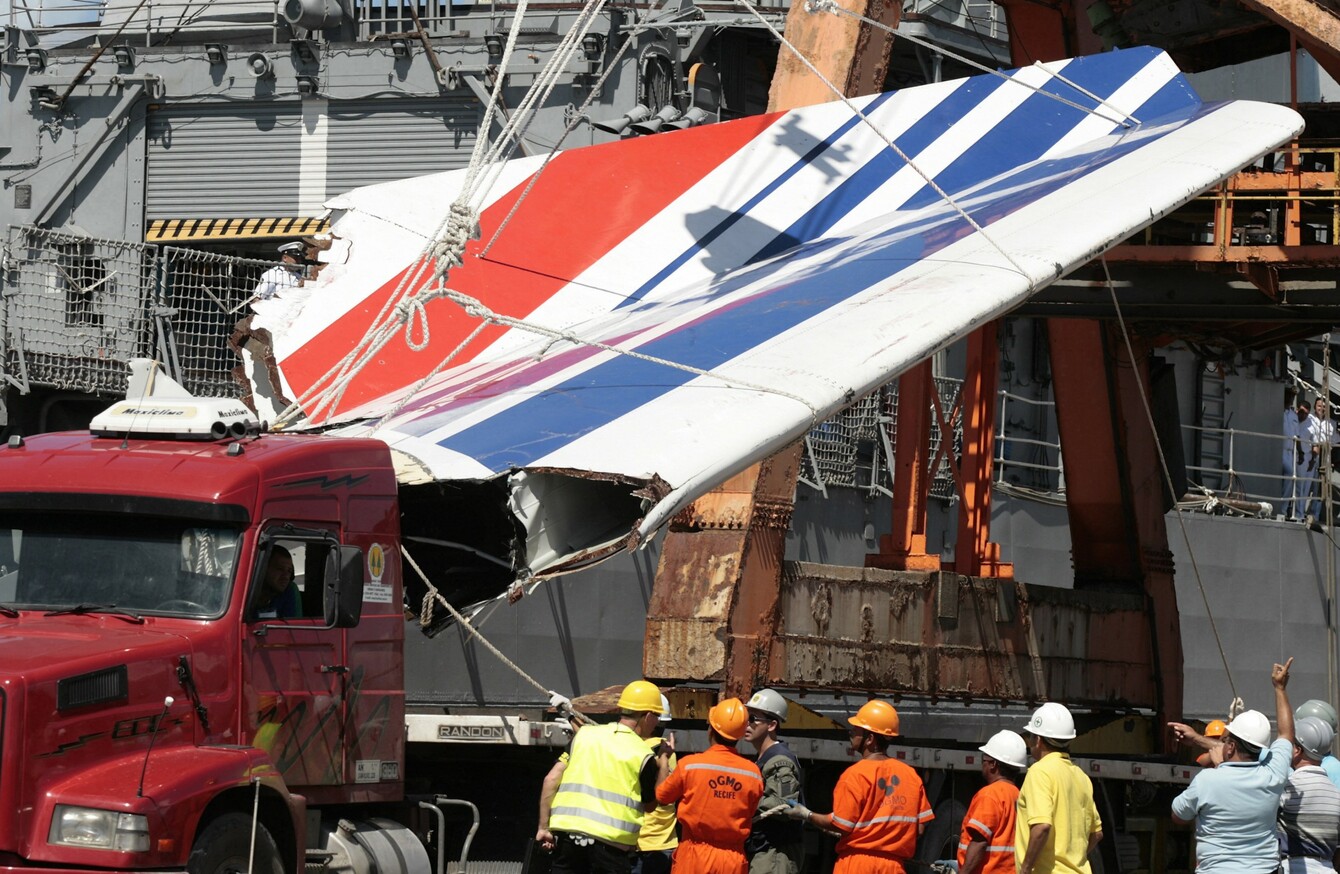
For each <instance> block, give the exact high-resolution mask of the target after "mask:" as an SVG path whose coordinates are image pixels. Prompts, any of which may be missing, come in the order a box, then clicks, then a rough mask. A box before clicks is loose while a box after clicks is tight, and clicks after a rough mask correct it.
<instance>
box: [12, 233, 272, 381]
mask: <svg viewBox="0 0 1340 874" xmlns="http://www.w3.org/2000/svg"><path fill="white" fill-rule="evenodd" d="M4 264H5V272H4V277H3V280H4V287H3V292H4V293H3V295H2V296H0V380H3V381H5V382H7V383H9V384H11V385H14V386H16V387H17V388H18V389H19V390H20V391H21V392H27V391H29V390H30V389H31V388H33V387H47V388H57V389H63V390H68V391H79V392H87V393H90V394H117V393H120V392H122V391H124V390H125V383H126V374H127V367H126V365H127V363H128V362H129V361H130V360H131V359H132V358H143V357H150V358H157V359H158V360H160V361H163V362H165V364H166V365H167V369H168V372H169V373H170V374H171V375H172V376H173V377H174V378H176V379H177V380H178V381H180V382H181V383H182V384H183V385H184V386H185V387H186V388H188V389H189V390H190V391H192V392H194V393H196V394H200V395H206V396H214V397H236V396H237V395H238V394H239V393H240V386H239V384H238V383H237V382H236V381H235V380H234V378H233V376H232V370H233V368H234V367H236V366H237V364H238V359H237V358H236V356H235V355H234V354H233V352H232V351H231V350H230V349H229V348H228V338H229V336H230V335H231V334H232V332H233V326H234V325H235V324H236V322H237V321H239V320H240V319H241V318H243V317H244V316H245V315H247V313H246V312H244V307H245V304H246V302H247V301H248V299H249V298H250V296H251V293H252V291H253V290H254V289H255V288H256V285H257V283H258V281H259V279H260V275H261V274H262V273H263V272H264V271H265V270H266V269H268V268H270V267H273V266H274V265H273V264H272V263H270V262H267V261H253V260H250V259H246V258H232V257H227V256H223V255H213V254H210V253H208V252H200V251H196V250H192V249H178V248H172V247H162V248H159V247H156V246H153V245H146V244H142V243H126V242H123V241H119V240H102V239H95V238H90V237H80V236H72V235H69V234H62V233H58V232H55V231H49V230H45V229H41V228H31V227H11V228H10V229H9V233H8V236H7V237H6V239H5V244H4Z"/></svg>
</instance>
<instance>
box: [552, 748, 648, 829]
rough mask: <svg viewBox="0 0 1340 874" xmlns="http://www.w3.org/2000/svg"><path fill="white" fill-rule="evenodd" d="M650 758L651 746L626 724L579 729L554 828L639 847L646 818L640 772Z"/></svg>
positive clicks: (555, 811) (557, 801)
mask: <svg viewBox="0 0 1340 874" xmlns="http://www.w3.org/2000/svg"><path fill="white" fill-rule="evenodd" d="M649 758H651V750H649V749H648V748H647V742H646V741H644V740H643V739H642V738H640V737H638V736H637V733H636V732H634V731H633V730H632V729H631V728H629V727H628V726H626V725H621V724H619V723H615V724H613V725H588V726H586V727H585V728H583V729H581V730H580V731H578V732H577V734H576V735H574V736H573V738H572V753H571V755H570V756H569V757H568V766H567V768H565V769H564V771H563V779H562V781H561V782H560V783H559V784H558V792H557V793H556V794H555V795H554V803H553V806H552V807H551V808H550V813H549V828H550V829H551V830H553V831H565V832H577V833H579V834H584V835H589V836H591V837H593V838H597V839H599V840H602V841H607V842H609V843H612V844H619V845H621V846H625V847H629V848H632V847H636V846H637V834H638V831H639V830H640V829H641V828H642V815H643V814H642V788H641V784H640V782H639V774H640V772H641V771H642V766H643V765H644V764H645V763H646V761H647V759H649Z"/></svg>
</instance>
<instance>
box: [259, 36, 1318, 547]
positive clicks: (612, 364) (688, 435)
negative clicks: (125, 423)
mask: <svg viewBox="0 0 1340 874" xmlns="http://www.w3.org/2000/svg"><path fill="white" fill-rule="evenodd" d="M854 103H855V105H856V106H857V107H858V108H859V110H860V112H861V113H862V114H863V115H864V116H865V120H862V119H861V118H859V117H857V116H856V115H854V114H853V112H852V110H851V109H850V108H848V107H847V106H846V105H843V104H842V103H830V104H825V105H821V106H813V107H808V108H804V109H799V110H795V111H791V112H786V113H781V114H774V115H767V116H761V117H752V118H746V119H742V120H739V121H733V122H729V123H723V124H716V125H711V126H707V127H701V128H691V129H689V130H685V131H681V132H676V133H667V134H658V135H655V136H646V137H640V138H636V139H629V140H625V141H622V142H618V143H613V144H609V145H601V146H594V147H591V148H585V149H578V150H574V151H570V152H565V153H563V154H560V155H558V156H557V157H556V158H555V159H554V160H553V161H552V162H551V163H550V164H549V165H548V167H547V168H546V169H545V170H544V171H543V173H541V174H540V175H539V178H538V180H537V181H536V182H535V183H534V185H533V188H531V189H530V190H529V192H528V193H527V194H526V196H525V197H524V199H522V200H521V203H520V205H519V207H518V206H517V202H518V199H520V198H521V196H522V194H523V192H526V191H527V187H528V185H530V182H531V177H532V176H533V175H534V174H535V171H536V170H537V168H538V167H539V164H540V161H541V160H542V159H538V158H527V159H520V160H516V161H512V162H509V163H508V164H507V165H506V166H505V167H504V168H503V169H502V170H501V175H500V177H499V179H500V181H499V184H498V185H496V186H495V188H494V189H493V190H494V192H495V195H494V196H492V197H491V198H490V199H489V200H488V201H487V202H486V203H485V205H484V206H483V208H482V210H481V211H480V230H481V238H480V239H479V240H477V241H473V242H472V243H470V245H469V247H468V249H467V251H466V255H465V257H464V263H463V264H462V265H461V266H458V267H456V268H454V269H453V270H452V271H451V272H450V275H449V276H448V278H447V283H446V285H447V287H448V288H450V289H451V290H452V291H453V292H456V293H458V294H459V295H460V296H459V297H457V298H456V299H447V298H442V297H438V298H435V299H432V300H430V301H429V302H428V303H426V304H425V306H424V308H423V311H422V312H421V313H411V314H412V319H411V322H412V329H411V334H412V337H413V338H414V340H415V345H419V344H421V343H422V341H423V340H425V339H426V341H427V343H426V347H425V348H423V349H422V350H419V351H415V350H414V349H411V348H410V345H409V344H407V343H406V342H405V340H404V339H402V338H401V337H400V336H397V337H395V338H394V339H393V340H392V341H391V342H390V343H389V344H388V345H386V346H385V347H384V348H383V349H382V350H381V352H380V353H379V354H377V355H376V356H373V360H372V361H371V362H370V363H368V364H367V366H365V367H363V368H362V369H361V370H359V371H358V372H357V373H356V374H355V375H354V376H353V378H352V379H351V380H349V381H348V386H347V389H346V390H345V391H344V393H343V395H342V399H341V402H340V403H339V405H338V406H336V407H335V408H334V409H333V410H327V411H323V412H322V413H321V414H320V415H314V416H313V417H312V418H311V420H310V424H314V425H323V426H328V425H330V424H331V423H347V427H346V428H344V429H342V430H345V431H346V432H351V433H360V434H371V435H375V436H377V437H379V438H381V439H383V440H385V441H387V442H388V443H389V444H391V446H392V447H393V449H395V450H396V451H397V452H398V453H401V454H403V457H404V458H405V459H406V460H407V461H409V462H410V463H409V464H408V465H407V469H408V468H413V469H414V470H416V471H417V472H418V473H417V475H418V476H421V477H424V478H428V479H437V480H484V479H489V478H493V477H500V476H508V477H510V478H511V479H510V488H511V503H512V510H513V512H514V514H515V515H516V516H517V518H518V519H519V520H520V521H521V523H522V524H523V525H524V527H525V530H526V531H527V534H528V537H529V540H528V542H527V544H526V548H525V558H524V563H525V564H526V565H527V568H528V569H529V570H530V571H533V572H535V573H544V572H553V571H558V570H562V569H564V568H567V567H571V566H573V565H574V564H575V563H578V562H581V561H585V560H589V559H590V558H592V557H594V556H601V555H604V554H608V553H609V552H611V551H613V550H615V549H617V548H619V547H620V546H621V545H627V544H630V543H635V542H637V541H638V540H639V539H640V538H642V537H644V536H645V535H647V534H648V533H649V532H651V531H653V530H654V529H655V528H656V527H657V526H659V525H661V524H663V523H664V522H665V521H666V520H667V519H668V518H669V517H670V515H672V514H673V513H674V512H675V511H676V510H677V509H678V508H681V507H683V506H684V505H685V504H686V503H687V502H689V501H691V500H692V499H693V498H694V497H696V496H698V495H700V494H702V493H703V492H705V491H706V490H708V489H710V488H712V487H713V486H715V485H716V484H718V483H719V482H721V481H722V480H723V479H725V478H726V477H727V476H729V475H731V474H732V473H734V472H737V471H739V470H741V469H743V468H744V467H746V466H747V465H749V464H751V463H753V462H755V461H757V460H759V459H761V458H764V457H766V456H768V455H769V454H770V453H772V452H774V451H776V450H778V449H779V448H781V447H783V446H785V445H787V444H788V443H790V442H792V441H794V440H796V439H797V438H799V437H800V436H802V435H803V434H804V433H805V432H806V431H807V430H808V429H809V428H811V427H812V426H814V425H815V424H816V423H817V422H819V421H822V420H823V419H824V418H826V417H828V416H829V415H831V414H832V413H834V412H835V411H837V410H839V409H841V408H842V407H843V406H844V405H846V404H848V403H850V402H851V400H852V399H854V398H857V397H860V396H861V395H863V394H865V393H867V392H869V391H871V390H873V389H874V388H876V387H877V386H879V385H881V384H883V383H885V382H887V381H888V380H890V379H891V378H893V377H894V376H896V375H897V374H899V373H900V372H902V371H904V370H906V369H907V368H908V367H910V366H911V365H913V364H915V363H917V362H918V361H920V360H922V359H924V358H925V357H926V356H927V355H929V354H931V353H932V352H934V351H935V350H937V349H940V348H942V347H944V346H945V345H947V344H949V343H952V342H953V341H954V340H956V339H958V338H960V337H963V336H965V335H966V334H967V333H968V332H969V331H971V330H972V329H973V328H974V327H976V326H979V325H981V324H982V323H983V322H984V321H986V320H989V319H991V318H993V317H996V316H999V315H1001V314H1003V313H1007V312H1009V311H1010V309H1011V308H1012V307H1014V306H1016V305H1018V304H1019V303H1021V302H1022V301H1024V300H1025V299H1026V298H1027V297H1028V296H1029V295H1030V294H1031V293H1033V292H1034V291H1036V290H1038V289H1040V288H1042V287H1044V286H1046V285H1047V284H1048V283H1050V282H1052V281H1054V280H1056V279H1058V278H1060V277H1062V276H1064V275H1065V274H1066V273H1067V272H1068V271H1070V270H1072V269H1074V268H1076V267H1078V266H1080V265H1082V264H1084V263H1085V262H1087V261H1089V260H1091V259H1093V258H1094V257H1096V256H1098V255H1099V254H1101V253H1102V252H1103V251H1104V250H1105V249H1107V248H1108V247H1110V246H1112V245H1114V244H1116V243H1118V242H1120V241H1121V240H1123V239H1125V238H1127V237H1129V236H1130V235H1131V234H1133V233H1135V232H1136V231H1138V230H1140V229H1141V228H1143V227H1145V226H1146V225H1148V224H1150V223H1151V222H1153V221H1155V220H1156V219H1158V218H1159V217H1161V216H1163V215H1166V214H1167V213H1168V212H1170V211H1171V210H1173V209H1175V208H1177V207H1178V206H1180V205H1181V204H1183V203H1185V202H1186V201H1188V200H1190V199H1191V198H1193V197H1195V196H1196V195H1198V194H1200V193H1201V192H1203V191H1205V190H1206V189H1208V188H1210V187H1212V186H1214V185H1216V184H1218V183H1219V182H1220V181H1222V180H1223V179H1225V178H1227V177H1228V176H1230V175H1231V174H1232V173H1234V172H1235V171H1237V170H1238V169H1240V168H1242V167H1243V166H1245V165H1247V164H1248V163H1250V162H1251V161H1253V160H1254V159H1256V158H1257V157H1259V156H1260V155H1262V154H1264V153H1265V152H1268V151H1270V150H1272V149H1275V148H1277V147H1278V146H1280V145H1281V144H1283V143H1285V142H1287V141H1288V140H1290V139H1291V138H1292V137H1293V136H1295V135H1296V134H1297V133H1298V132H1299V131H1300V129H1301V127H1302V122H1301V119H1300V118H1299V117H1298V115H1297V114H1296V113H1294V112H1292V111H1290V110H1289V109H1286V108H1283V107H1278V106H1273V105H1267V104H1260V103H1250V102H1245V101H1237V102H1228V103H1218V104H1207V103H1204V102H1202V101H1201V100H1200V99H1199V97H1198V96H1197V95H1196V94H1195V92H1194V91H1193V90H1192V89H1191V87H1190V86H1189V85H1188V83H1187V81H1186V80H1185V79H1184V77H1183V76H1182V75H1181V73H1179V71H1178V70H1177V68H1176V67H1175V66H1174V64H1173V63H1172V61H1171V60H1170V59H1169V58H1168V57H1167V56H1166V55H1165V54H1163V53H1161V52H1159V51H1156V50H1153V49H1144V48H1137V49H1128V50H1124V51H1114V52H1109V53H1106V54H1102V55H1096V56H1093V57H1086V58H1078V59H1074V60H1069V61H1059V62H1055V63H1050V64H1045V65H1035V66H1033V67H1027V68H1023V69H1020V70H1015V71H1011V72H1009V73H1007V74H1006V75H1005V76H1003V77H997V76H976V77H972V78H968V79H962V80H958V81H952V82H941V83H936V84H931V85H924V86H920V87H916V88H908V89H905V90H902V91H898V92H894V93H889V94H878V95H874V96H870V97H863V98H860V99H858V100H856V101H854ZM886 138H888V139H891V140H892V141H893V142H894V143H896V145H897V146H898V149H899V150H901V151H902V153H904V154H905V155H907V156H908V157H909V158H910V159H911V165H909V163H908V162H907V161H905V160H904V159H903V158H901V157H900V156H899V155H898V154H897V153H896V152H895V151H894V150H893V149H891V148H890V147H889V145H888V144H887V142H886ZM463 178H464V174H463V172H462V171H457V172H452V173H443V174H439V175H435V176H429V177H424V178H420V179H412V180H406V181H404V182H396V183H389V184H385V185H377V186H372V187H369V188H364V189H359V190H357V191H353V192H351V193H349V194H348V195H346V196H344V197H341V198H339V199H338V200H337V201H336V202H335V203H334V204H333V206H334V207H335V209H336V214H335V222H334V225H333V233H334V235H335V236H336V237H337V242H336V245H335V247H334V248H333V249H332V250H331V252H329V253H327V257H326V260H327V261H329V262H330V263H329V264H328V265H327V266H326V267H325V268H324V270H323V271H322V273H321V275H320V277H319V279H318V280H316V281H315V282H313V283H309V285H308V286H307V287H305V288H303V289H301V290H300V293H298V294H295V295H294V296H293V297H291V298H290V299H287V300H284V299H280V300H276V301H273V302H262V303H260V304H258V305H257V308H258V315H257V318H256V324H257V326H258V327H265V328H268V329H269V330H270V331H271V333H272V334H273V337H274V343H275V353H276V359H277V362H278V365H279V371H280V372H281V374H282V377H283V381H284V385H283V391H284V392H285V393H286V395H287V396H288V397H291V398H299V397H303V396H304V395H306V394H308V393H309V391H310V390H311V389H312V388H313V386H318V385H321V384H322V379H323V377H326V376H327V375H328V374H329V372H330V371H331V370H332V368H333V367H335V366H336V365H337V364H338V362H339V361H340V359H341V358H342V357H343V356H345V355H347V354H348V353H349V351H350V349H351V348H353V347H354V346H355V345H356V344H358V342H359V341H360V339H362V338H363V337H364V335H365V332H366V331H367V330H368V327H369V325H370V324H371V323H372V322H373V320H374V319H375V318H376V317H377V316H378V314H379V313H384V311H385V310H386V307H387V302H388V300H391V299H392V296H393V294H395V293H396V292H397V291H401V292H403V291H404V290H406V288H410V289H412V288H413V287H417V286H418V285H425V284H428V281H427V280H426V279H422V280H419V281H417V282H415V283H408V282H406V281H405V277H406V276H407V275H413V271H414V270H415V268H416V265H418V264H420V263H421V257H422V256H421V253H422V252H423V249H424V244H425V239H426V238H427V237H428V236H430V235H431V234H432V233H433V229H434V228H435V227H436V226H437V224H438V222H439V221H440V217H441V214H442V212H443V210H444V207H445V205H446V204H449V203H451V202H452V201H453V199H454V198H455V196H456V193H457V192H458V191H459V189H460V186H461V185H462V184H463ZM932 183H933V184H932ZM498 192H500V193H498ZM514 210H515V212H513V211H514ZM509 214H511V215H510V219H509V218H508V216H509ZM969 217H970V218H969ZM505 219H507V222H506V227H505V228H504V229H503V231H502V233H501V234H498V235H497V239H496V241H494V242H493V243H492V245H491V246H489V247H488V248H487V252H485V251H484V250H485V246H486V244H487V243H489V241H490V240H491V238H493V237H494V235H495V232H496V231H497V229H498V228H499V227H500V226H501V225H502V224H503V222H504V220H505ZM424 272H425V275H427V274H428V271H424ZM471 299H473V300H476V301H478V302H479V306H476V307H471V306H468V305H465V304H467V303H468V302H469V301H470V300H471ZM485 315H496V316H499V317H502V318H501V319H499V320H498V321H497V322H495V323H491V324H489V325H487V326H486V327H484V328H483V329H482V330H480V331H479V332H478V333H477V334H476V335H475V336H473V337H471V335H472V333H474V332H476V330H477V329H479V328H480V324H481V317H482V316H485ZM467 338H469V343H468V344H466V345H465V346H464V348H460V347H461V344H462V343H463V342H464V341H466V340H467ZM453 353H454V354H453ZM448 359H449V360H448ZM444 360H448V363H447V364H446V365H445V366H444V365H443V362H444ZM438 367H441V370H440V372H437V373H436V374H435V375H433V376H432V377H431V378H430V379H427V380H426V381H424V378H425V377H426V376H427V375H428V374H430V373H432V372H433V371H434V369H435V368H438ZM421 381H422V384H420V383H421ZM407 395H409V396H407ZM308 409H309V410H315V406H313V405H310V404H309V406H308ZM390 413H393V415H389V416H388V414H390ZM596 482H598V483H601V484H602V485H601V488H595V487H592V488H586V487H585V486H586V485H587V484H591V483H596ZM610 482H614V483H619V484H620V485H619V486H618V488H620V489H622V490H623V492H624V493H625V494H631V493H632V492H634V491H635V490H638V489H642V492H641V495H642V496H643V498H642V499H641V500H636V499H629V500H625V501H623V502H621V503H618V502H616V504H617V506H612V505H611V502H610V501H609V500H608V495H609V492H608V491H607V489H608V488H609V485H608V484H609V483H610Z"/></svg>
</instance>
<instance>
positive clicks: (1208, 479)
mask: <svg viewBox="0 0 1340 874" xmlns="http://www.w3.org/2000/svg"><path fill="white" fill-rule="evenodd" d="M1182 429H1183V431H1185V432H1186V433H1188V434H1190V435H1192V443H1193V445H1194V444H1196V443H1198V442H1199V441H1202V440H1204V439H1205V438H1207V437H1210V438H1214V439H1215V442H1216V443H1219V442H1222V445H1223V447H1224V460H1223V463H1222V465H1220V466H1209V465H1199V464H1188V465H1187V466H1186V470H1187V476H1188V478H1189V479H1190V480H1192V481H1193V482H1194V483H1195V484H1196V485H1198V486H1200V487H1201V488H1202V489H1203V490H1204V491H1205V492H1207V493H1209V494H1211V495H1213V496H1214V497H1216V498H1221V499H1222V498H1227V499H1230V500H1239V501H1246V502H1250V503H1253V504H1262V503H1265V504H1269V505H1270V510H1269V514H1273V515H1282V516H1287V517H1291V518H1302V517H1303V516H1305V515H1312V516H1314V517H1318V516H1320V513H1319V512H1318V511H1319V509H1320V502H1321V498H1320V495H1322V494H1323V492H1322V490H1321V483H1322V479H1321V476H1320V474H1319V473H1318V468H1319V467H1320V465H1321V461H1320V458H1319V456H1317V455H1314V454H1313V453H1312V451H1311V446H1310V444H1309V443H1308V442H1307V441H1306V440H1302V441H1297V440H1295V438H1292V437H1285V436H1284V435H1282V434H1269V433H1265V432H1261V431H1245V430H1242V429H1238V428H1206V427H1203V426H1200V425H1183V426H1182ZM1286 452H1288V457H1290V458H1292V459H1293V461H1294V464H1293V465H1292V466H1291V468H1290V469H1289V470H1288V471H1286V465H1285V457H1286V456H1285V453H1286ZM1262 458H1274V459H1275V463H1274V467H1273V468H1271V467H1270V466H1269V465H1268V464H1265V465H1262V464H1261V462H1260V459H1262ZM1243 459H1250V460H1249V461H1247V462H1246V463H1244V462H1243ZM1272 469H1273V470H1274V472H1273V473H1268V472H1266V471H1268V470H1272ZM1332 480H1333V481H1335V480H1336V478H1335V476H1334V475H1332ZM1305 504H1312V506H1304V505H1305ZM1260 512H1261V513H1263V514H1265V513H1266V510H1265V508H1261V510H1260Z"/></svg>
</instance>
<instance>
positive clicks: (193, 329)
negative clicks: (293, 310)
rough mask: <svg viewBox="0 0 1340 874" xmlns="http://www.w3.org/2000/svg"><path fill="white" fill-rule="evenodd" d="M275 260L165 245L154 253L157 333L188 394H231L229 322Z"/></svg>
mask: <svg viewBox="0 0 1340 874" xmlns="http://www.w3.org/2000/svg"><path fill="white" fill-rule="evenodd" d="M274 266H275V265H274V263H273V262H270V261H254V260H250V259H247V258H233V257H229V256H225V255H214V254H211V253H209V252H201V251H199V250H196V249H179V248H174V247H170V246H164V247H163V249H162V252H161V254H160V256H159V272H158V278H159V283H158V289H157V302H158V307H157V309H156V310H155V312H156V314H157V318H158V320H159V323H158V324H159V328H160V330H159V335H160V336H161V337H162V338H163V340H164V345H165V346H166V348H165V349H164V353H165V357H166V358H167V360H168V361H169V362H170V364H169V369H170V372H172V373H175V374H177V381H178V382H180V383H181V384H182V385H183V386H185V387H186V388H187V389H188V390H189V391H190V392H191V393H192V394H197V395H201V396H203V397H221V396H235V395H236V394H237V392H238V383H237V381H236V380H235V379H234V378H233V376H232V370H233V368H234V367H236V366H237V363H238V359H237V356H236V354H235V353H234V352H233V351H232V350H231V349H229V348H228V337H229V336H230V335H231V334H232V332H233V326H234V325H235V324H236V323H237V322H238V320H240V319H241V318H242V317H244V316H245V315H247V313H246V312H244V311H243V310H244V309H245V307H246V304H247V302H248V300H250V298H251V294H252V292H253V291H254V290H255V288H256V286H257V284H258V283H259V282H260V278H261V274H262V273H264V272H265V271H266V270H269V269H270V268H271V267H274Z"/></svg>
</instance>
